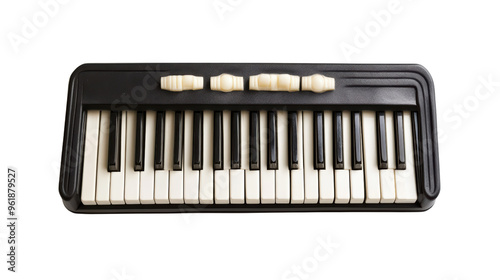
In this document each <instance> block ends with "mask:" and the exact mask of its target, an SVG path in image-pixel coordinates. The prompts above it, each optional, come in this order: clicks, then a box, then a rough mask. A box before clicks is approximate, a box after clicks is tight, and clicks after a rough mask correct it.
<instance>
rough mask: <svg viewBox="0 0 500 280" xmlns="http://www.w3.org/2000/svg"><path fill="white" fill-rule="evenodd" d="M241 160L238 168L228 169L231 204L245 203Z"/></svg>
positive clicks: (243, 173)
mask: <svg viewBox="0 0 500 280" xmlns="http://www.w3.org/2000/svg"><path fill="white" fill-rule="evenodd" d="M231 118H232V116H231ZM232 133H233V131H231V134H232ZM240 137H241V113H240ZM242 142H243V141H241V138H240V145H241V144H242ZM240 149H241V147H240ZM240 157H241V151H240ZM241 160H242V159H241V158H240V169H231V170H229V196H230V200H231V203H232V204H243V203H245V170H244V169H243V168H242V162H241ZM228 164H229V165H230V164H231V162H229V163H228ZM229 167H231V166H229Z"/></svg>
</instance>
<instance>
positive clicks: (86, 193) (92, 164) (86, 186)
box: [81, 110, 101, 205]
mask: <svg viewBox="0 0 500 280" xmlns="http://www.w3.org/2000/svg"><path fill="white" fill-rule="evenodd" d="M100 115H101V114H100V112H99V111H97V110H90V111H87V123H86V126H87V127H86V128H85V147H84V149H85V150H84V153H83V175H82V197H81V198H82V203H83V204H84V205H95V204H96V203H95V187H96V177H97V150H98V144H99V124H100Z"/></svg>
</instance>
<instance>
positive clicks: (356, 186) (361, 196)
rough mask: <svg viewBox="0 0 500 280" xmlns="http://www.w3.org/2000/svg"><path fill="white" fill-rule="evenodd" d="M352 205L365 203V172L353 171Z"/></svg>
mask: <svg viewBox="0 0 500 280" xmlns="http://www.w3.org/2000/svg"><path fill="white" fill-rule="evenodd" d="M350 175H351V201H350V202H351V203H363V201H365V181H364V177H365V176H364V174H363V170H351V174H350Z"/></svg>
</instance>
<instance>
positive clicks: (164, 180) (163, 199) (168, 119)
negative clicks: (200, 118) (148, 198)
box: [155, 111, 175, 204]
mask: <svg viewBox="0 0 500 280" xmlns="http://www.w3.org/2000/svg"><path fill="white" fill-rule="evenodd" d="M174 114H175V112H173V111H166V112H165V128H164V129H165V143H164V153H163V156H164V158H163V168H164V169H163V170H155V202H156V204H168V203H169V199H168V189H169V186H168V185H169V182H170V176H169V172H170V170H173V161H172V153H173V146H174V142H173V138H172V136H171V135H172V134H174V133H173V131H174V118H175V115H174Z"/></svg>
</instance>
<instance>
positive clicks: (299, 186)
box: [290, 111, 304, 204]
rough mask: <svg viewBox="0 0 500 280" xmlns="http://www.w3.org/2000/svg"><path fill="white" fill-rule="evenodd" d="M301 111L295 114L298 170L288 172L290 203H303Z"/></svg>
mask: <svg viewBox="0 0 500 280" xmlns="http://www.w3.org/2000/svg"><path fill="white" fill-rule="evenodd" d="M302 115H303V114H302V111H298V112H297V160H298V168H297V169H293V170H290V190H291V203H296V204H301V203H304V154H303V153H304V144H303V141H302V140H303V139H302V135H303V133H302V132H303V125H302Z"/></svg>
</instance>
